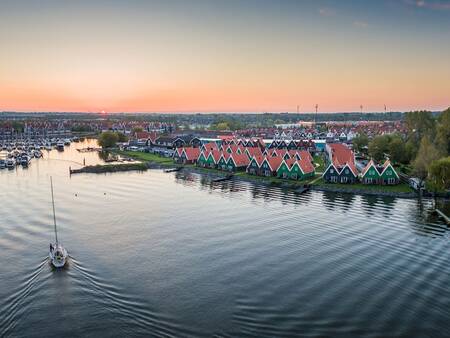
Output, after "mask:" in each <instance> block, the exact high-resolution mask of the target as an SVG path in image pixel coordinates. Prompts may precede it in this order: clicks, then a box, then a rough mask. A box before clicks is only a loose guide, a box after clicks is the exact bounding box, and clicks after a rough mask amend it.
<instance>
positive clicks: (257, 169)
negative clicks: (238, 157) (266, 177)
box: [246, 155, 265, 175]
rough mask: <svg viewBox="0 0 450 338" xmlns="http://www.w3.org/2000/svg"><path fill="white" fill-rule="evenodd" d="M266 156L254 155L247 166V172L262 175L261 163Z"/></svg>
mask: <svg viewBox="0 0 450 338" xmlns="http://www.w3.org/2000/svg"><path fill="white" fill-rule="evenodd" d="M264 159H265V157H264V156H261V155H257V156H253V158H252V159H251V160H250V163H249V164H248V166H247V170H246V171H247V173H249V174H252V175H261V164H262V162H263V161H264Z"/></svg>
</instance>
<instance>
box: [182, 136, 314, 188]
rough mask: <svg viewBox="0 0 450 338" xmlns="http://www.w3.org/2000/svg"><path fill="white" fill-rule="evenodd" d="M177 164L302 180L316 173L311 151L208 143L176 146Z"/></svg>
mask: <svg viewBox="0 0 450 338" xmlns="http://www.w3.org/2000/svg"><path fill="white" fill-rule="evenodd" d="M174 160H175V161H176V162H178V163H185V164H196V165H197V166H200V167H204V168H214V169H219V170H225V171H232V172H236V171H246V172H247V173H249V174H252V175H258V176H266V177H271V176H277V177H280V178H289V179H295V180H302V179H306V178H308V177H313V176H314V175H315V168H314V165H313V159H312V157H311V154H310V153H309V152H308V151H306V150H280V149H268V148H266V149H264V150H262V149H261V148H259V147H243V146H238V145H234V144H233V145H221V146H218V145H217V144H216V143H207V144H205V145H202V146H201V147H199V148H193V147H186V148H178V149H177V150H176V151H175V153H174Z"/></svg>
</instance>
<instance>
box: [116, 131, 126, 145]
mask: <svg viewBox="0 0 450 338" xmlns="http://www.w3.org/2000/svg"><path fill="white" fill-rule="evenodd" d="M117 137H118V139H117V142H121V143H123V142H127V141H128V137H127V136H126V135H125V134H124V133H117Z"/></svg>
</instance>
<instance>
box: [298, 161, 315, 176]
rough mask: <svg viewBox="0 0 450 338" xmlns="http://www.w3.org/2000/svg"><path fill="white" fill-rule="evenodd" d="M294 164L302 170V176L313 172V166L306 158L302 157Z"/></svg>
mask: <svg viewBox="0 0 450 338" xmlns="http://www.w3.org/2000/svg"><path fill="white" fill-rule="evenodd" d="M295 163H297V164H298V166H299V167H300V169H301V170H302V172H303V174H310V173H313V172H315V168H314V165H313V164H312V162H311V161H310V160H309V159H308V158H305V157H302V158H300V160H297V161H296V162H295Z"/></svg>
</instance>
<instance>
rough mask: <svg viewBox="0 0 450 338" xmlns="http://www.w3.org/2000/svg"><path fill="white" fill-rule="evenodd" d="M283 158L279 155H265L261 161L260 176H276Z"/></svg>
mask: <svg viewBox="0 0 450 338" xmlns="http://www.w3.org/2000/svg"><path fill="white" fill-rule="evenodd" d="M282 161H283V159H282V158H281V157H266V158H264V160H263V161H262V163H261V176H276V174H277V170H278V167H279V166H280V164H281V162H282Z"/></svg>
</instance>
